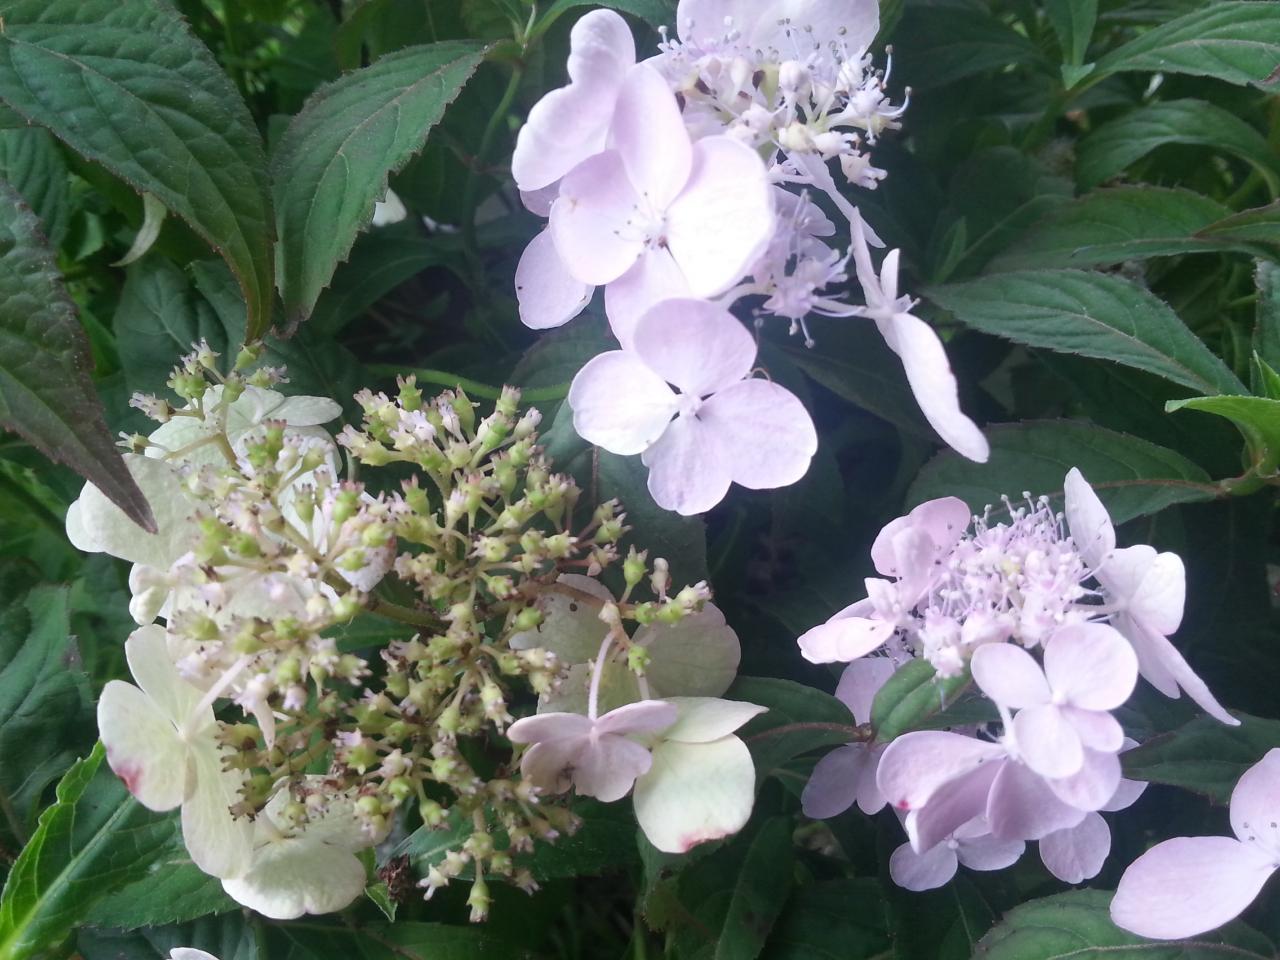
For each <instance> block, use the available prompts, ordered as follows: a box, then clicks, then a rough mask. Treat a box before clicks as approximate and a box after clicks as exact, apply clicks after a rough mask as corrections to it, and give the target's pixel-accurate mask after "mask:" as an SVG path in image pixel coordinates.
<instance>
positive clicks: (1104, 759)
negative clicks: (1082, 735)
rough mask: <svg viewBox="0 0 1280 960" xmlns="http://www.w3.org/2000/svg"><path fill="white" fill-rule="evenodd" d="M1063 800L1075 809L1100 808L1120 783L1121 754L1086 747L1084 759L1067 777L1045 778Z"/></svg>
mask: <svg viewBox="0 0 1280 960" xmlns="http://www.w3.org/2000/svg"><path fill="white" fill-rule="evenodd" d="M1046 782H1047V783H1048V785H1049V789H1050V790H1052V791H1053V793H1054V796H1056V797H1057V798H1058V799H1059V800H1061V801H1062V802H1063V803H1065V804H1067V805H1068V806H1071V807H1074V808H1075V809H1077V810H1087V811H1093V810H1101V809H1102V808H1103V807H1105V806H1106V805H1107V803H1108V801H1110V800H1111V799H1112V798H1113V797H1114V796H1115V795H1116V790H1117V789H1118V788H1119V786H1120V758H1119V757H1117V756H1116V755H1115V754H1114V753H1103V752H1102V751H1101V750H1086V751H1085V752H1084V763H1082V764H1081V765H1080V769H1079V770H1078V771H1077V772H1076V773H1073V774H1072V775H1071V776H1069V777H1062V778H1061V779H1058V780H1048V781H1046Z"/></svg>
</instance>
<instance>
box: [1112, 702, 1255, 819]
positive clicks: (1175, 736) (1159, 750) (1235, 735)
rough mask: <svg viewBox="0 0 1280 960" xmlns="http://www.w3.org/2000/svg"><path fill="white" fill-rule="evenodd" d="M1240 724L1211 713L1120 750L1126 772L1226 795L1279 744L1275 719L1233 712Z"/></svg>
mask: <svg viewBox="0 0 1280 960" xmlns="http://www.w3.org/2000/svg"><path fill="white" fill-rule="evenodd" d="M1233 715H1234V716H1235V717H1236V718H1237V719H1238V720H1240V726H1238V727H1228V726H1227V725H1226V724H1224V723H1219V722H1218V721H1217V720H1214V719H1213V718H1212V717H1197V718H1196V719H1194V720H1192V721H1191V722H1190V723H1188V724H1186V725H1185V726H1182V727H1179V728H1178V729H1177V730H1173V731H1170V732H1169V733H1162V734H1160V735H1159V736H1156V737H1152V738H1151V739H1150V740H1148V741H1146V743H1144V744H1142V745H1141V746H1139V747H1134V748H1133V749H1132V750H1126V751H1125V752H1124V753H1122V754H1121V755H1120V759H1121V761H1122V762H1123V763H1124V770H1125V776H1128V777H1133V778H1134V779H1136V780H1145V781H1146V782H1148V783H1163V784H1167V785H1168V786H1172V787H1181V788H1182V789H1184V790H1192V791H1194V792H1196V793H1200V794H1204V795H1205V796H1206V797H1209V798H1210V799H1211V800H1213V801H1214V802H1215V803H1220V804H1226V803H1227V801H1229V800H1230V799H1231V791H1232V790H1234V789H1235V786H1236V781H1237V780H1239V779H1240V775H1241V774H1243V773H1244V772H1245V771H1246V770H1248V769H1249V768H1250V767H1252V766H1253V765H1254V764H1255V763H1257V762H1258V761H1259V760H1261V759H1262V758H1263V756H1264V755H1265V754H1266V753H1267V751H1269V750H1273V749H1275V748H1276V747H1280V720H1268V719H1264V718H1262V717H1251V716H1249V715H1248V714H1246V713H1239V712H1235V713H1234V714H1233Z"/></svg>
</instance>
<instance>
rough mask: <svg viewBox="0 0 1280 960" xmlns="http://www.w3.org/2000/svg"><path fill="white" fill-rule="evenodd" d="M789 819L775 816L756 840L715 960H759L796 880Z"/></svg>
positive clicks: (727, 914)
mask: <svg viewBox="0 0 1280 960" xmlns="http://www.w3.org/2000/svg"><path fill="white" fill-rule="evenodd" d="M794 828H795V824H794V822H793V821H792V819H791V818H790V817H771V818H770V819H768V820H766V821H765V822H764V823H763V824H762V825H761V827H760V829H759V830H758V831H756V834H755V836H753V837H752V838H751V844H750V846H748V847H747V852H746V856H745V857H743V860H742V868H741V870H740V871H739V872H738V875H737V877H736V879H735V881H734V885H733V892H732V893H731V894H730V896H729V905H728V909H727V910H726V911H725V914H724V923H723V925H722V926H721V927H720V935H719V936H718V937H717V938H716V948H715V953H714V954H712V956H713V958H714V960H755V958H756V957H758V956H759V955H760V951H761V950H762V949H763V948H764V941H765V937H766V936H767V935H768V933H769V931H770V930H771V929H772V928H773V924H774V922H775V921H776V920H777V919H778V914H780V913H781V912H782V908H783V906H784V905H785V904H786V902H787V894H788V893H789V892H790V890H791V885H792V883H793V882H794V880H795V876H794V873H793V872H792V862H793V861H794V859H795V848H794V846H793V844H792V842H791V833H792V831H793V830H794Z"/></svg>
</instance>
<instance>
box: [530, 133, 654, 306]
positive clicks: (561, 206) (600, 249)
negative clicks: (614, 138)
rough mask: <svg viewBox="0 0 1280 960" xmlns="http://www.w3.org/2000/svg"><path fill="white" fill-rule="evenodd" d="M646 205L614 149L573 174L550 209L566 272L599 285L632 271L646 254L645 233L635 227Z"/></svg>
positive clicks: (562, 183)
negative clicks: (643, 204) (635, 264)
mask: <svg viewBox="0 0 1280 960" xmlns="http://www.w3.org/2000/svg"><path fill="white" fill-rule="evenodd" d="M642 203H643V200H642V199H641V198H640V197H639V196H638V195H637V194H636V192H635V190H634V189H633V188H632V186H631V182H630V181H629V180H628V179H627V173H626V168H625V166H624V165H623V163H622V157H621V156H619V155H618V151H616V150H606V151H605V152H604V153H598V154H596V155H595V156H594V157H590V158H588V159H586V160H584V161H583V162H582V163H580V164H578V165H577V166H576V167H574V168H573V169H572V170H571V171H569V173H568V174H566V175H565V178H564V180H562V181H561V183H560V199H559V200H557V201H556V202H555V203H554V204H553V205H552V207H551V232H552V237H553V238H554V240H555V246H556V250H557V251H559V253H560V259H561V260H562V261H564V265H565V269H566V270H568V271H569V273H571V274H572V275H573V276H575V277H576V278H577V279H578V280H580V281H582V282H583V283H590V284H595V285H597V286H598V285H600V284H602V283H609V282H611V281H613V280H617V279H618V278H619V277H620V276H622V275H623V274H624V273H626V272H627V271H628V270H630V269H631V267H632V265H633V264H634V263H635V262H636V260H638V259H639V258H640V257H641V256H642V255H643V254H644V250H645V234H644V231H643V230H642V229H641V226H640V225H638V224H637V223H635V218H636V216H637V214H638V211H639V210H640V209H641V204H642Z"/></svg>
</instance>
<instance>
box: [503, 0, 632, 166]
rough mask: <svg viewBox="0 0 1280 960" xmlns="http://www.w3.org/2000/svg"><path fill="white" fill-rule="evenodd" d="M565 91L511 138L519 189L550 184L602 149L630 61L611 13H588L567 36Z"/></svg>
mask: <svg viewBox="0 0 1280 960" xmlns="http://www.w3.org/2000/svg"><path fill="white" fill-rule="evenodd" d="M569 42H570V53H569V64H568V67H569V78H570V80H571V81H572V82H571V83H570V85H569V86H567V87H562V88H560V89H559V90H553V91H551V92H550V93H548V94H547V95H546V96H545V97H543V98H542V99H541V100H539V101H538V102H537V103H536V104H534V106H533V109H532V110H530V111H529V117H528V120H527V121H526V123H525V125H524V126H523V127H522V128H521V129H520V133H519V134H518V135H517V137H516V147H515V152H514V154H513V155H512V157H511V173H512V176H513V177H514V178H515V181H516V183H517V184H519V185H520V188H521V189H522V190H525V191H532V190H538V189H541V188H542V187H545V186H547V185H549V184H552V183H554V182H555V181H557V180H559V179H560V178H561V177H563V176H564V175H565V174H566V173H568V172H569V171H570V170H572V169H573V168H574V167H575V166H577V165H578V164H579V163H581V162H582V161H583V160H585V159H587V158H588V157H590V156H592V155H593V154H596V153H599V152H600V151H601V150H603V149H604V145H605V136H606V134H607V133H608V130H609V121H610V119H611V118H612V117H613V111H614V105H615V103H616V101H617V95H618V89H619V87H620V86H621V84H622V80H623V77H624V76H625V74H626V71H627V70H628V69H629V68H630V67H631V65H632V64H634V63H635V61H636V51H635V42H634V41H633V40H632V39H631V30H630V29H629V28H628V27H627V23H626V21H625V20H623V19H622V18H621V17H620V16H618V15H617V14H616V13H614V12H613V11H612V10H593V11H592V12H591V13H588V14H587V15H586V16H584V17H583V18H582V19H580V20H579V21H578V22H577V23H575V24H574V25H573V30H572V32H571V33H570V34H569Z"/></svg>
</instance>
